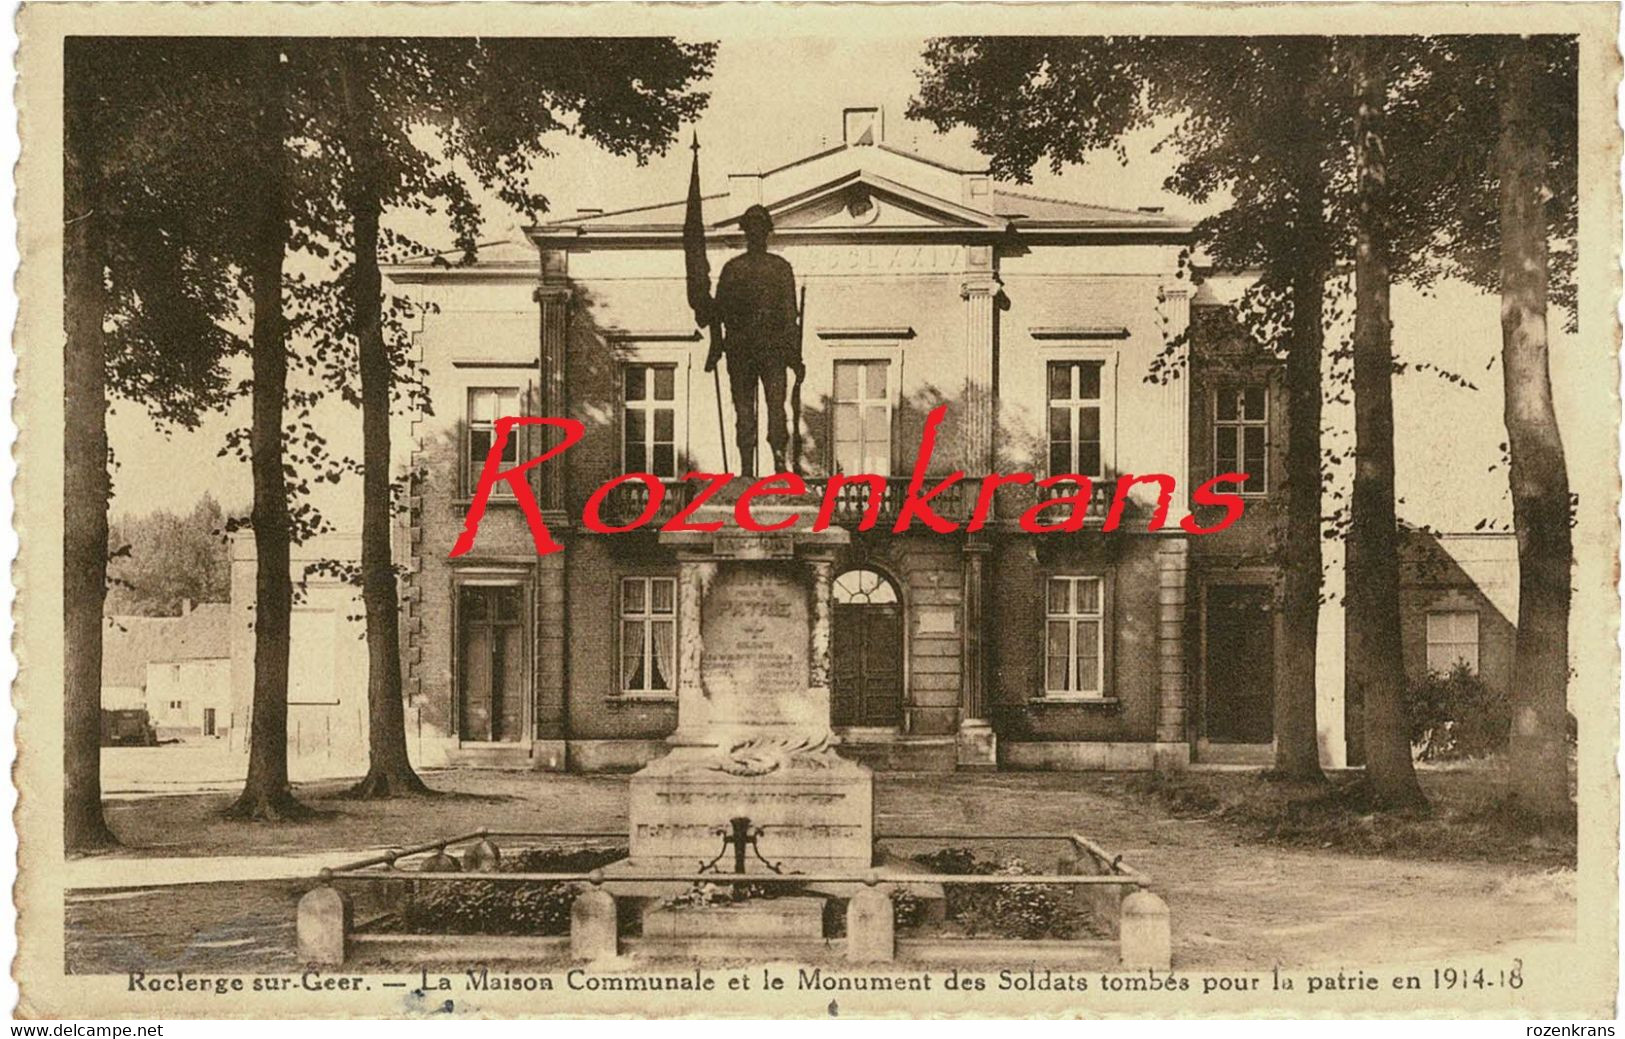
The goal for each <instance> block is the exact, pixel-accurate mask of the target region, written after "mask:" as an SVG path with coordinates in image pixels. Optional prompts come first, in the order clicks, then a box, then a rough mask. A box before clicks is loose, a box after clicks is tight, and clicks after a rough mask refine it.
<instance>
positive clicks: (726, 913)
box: [643, 897, 824, 940]
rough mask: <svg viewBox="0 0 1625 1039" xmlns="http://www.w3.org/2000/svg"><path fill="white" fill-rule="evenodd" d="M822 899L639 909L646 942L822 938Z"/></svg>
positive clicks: (657, 904) (654, 903)
mask: <svg viewBox="0 0 1625 1039" xmlns="http://www.w3.org/2000/svg"><path fill="white" fill-rule="evenodd" d="M823 934H824V899H822V898H804V897H790V898H753V899H749V900H748V901H744V902H738V903H735V904H733V905H725V906H723V905H711V906H668V905H662V904H660V903H659V902H653V903H650V904H649V905H648V906H646V907H645V908H644V910H643V937H644V938H646V939H650V938H660V939H680V940H689V939H696V938H743V939H761V938H822V937H823Z"/></svg>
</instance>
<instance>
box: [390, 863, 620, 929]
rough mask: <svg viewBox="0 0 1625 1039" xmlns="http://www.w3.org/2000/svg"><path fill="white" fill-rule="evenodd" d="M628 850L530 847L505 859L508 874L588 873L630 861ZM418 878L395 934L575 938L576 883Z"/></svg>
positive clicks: (399, 909)
mask: <svg viewBox="0 0 1625 1039" xmlns="http://www.w3.org/2000/svg"><path fill="white" fill-rule="evenodd" d="M626 855H627V849H626V848H625V847H624V846H623V847H584V846H578V847H568V848H526V849H524V850H522V851H519V852H517V853H515V854H513V855H512V856H509V857H506V858H504V859H503V860H502V861H501V863H500V864H499V865H498V866H497V869H498V871H499V872H503V873H584V872H587V871H588V870H594V869H598V868H600V867H602V866H607V865H609V864H610V863H612V862H616V861H619V860H620V859H624V858H626ZM432 876H433V875H432V874H429V875H425V876H424V877H423V879H418V878H417V877H413V878H412V879H411V880H410V881H409V886H408V888H407V891H406V893H405V894H404V895H403V896H402V897H401V899H400V901H399V902H398V903H397V905H396V907H395V918H394V920H393V921H391V924H392V927H391V928H390V929H391V930H395V931H397V932H406V933H408V934H504V935H512V934H531V935H563V934H569V933H570V905H571V903H572V902H574V901H575V897H576V887H577V885H575V884H571V883H545V882H544V883H535V884H522V883H497V882H493V881H488V880H484V881H482V880H456V881H453V880H434V879H431V878H432Z"/></svg>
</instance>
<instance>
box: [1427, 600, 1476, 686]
mask: <svg viewBox="0 0 1625 1039" xmlns="http://www.w3.org/2000/svg"><path fill="white" fill-rule="evenodd" d="M1458 662H1461V663H1465V664H1466V665H1467V666H1468V667H1469V668H1471V669H1472V670H1473V672H1474V673H1477V671H1478V611H1476V610H1432V611H1429V613H1428V670H1429V671H1437V672H1439V673H1440V674H1448V673H1449V672H1450V670H1451V669H1452V668H1454V667H1455V666H1456V664H1457V663H1458Z"/></svg>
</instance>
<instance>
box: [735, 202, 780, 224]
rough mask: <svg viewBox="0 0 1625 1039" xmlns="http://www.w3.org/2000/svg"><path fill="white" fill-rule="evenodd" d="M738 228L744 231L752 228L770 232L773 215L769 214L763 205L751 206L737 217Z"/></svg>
mask: <svg viewBox="0 0 1625 1039" xmlns="http://www.w3.org/2000/svg"><path fill="white" fill-rule="evenodd" d="M739 226H740V227H741V228H743V229H745V230H746V231H749V230H751V229H752V228H761V229H762V230H763V231H771V230H773V214H772V213H769V212H768V211H767V207H766V206H764V205H760V204H758V205H754V206H751V207H750V208H749V209H747V210H745V212H744V213H743V214H742V215H741V216H740V217H739Z"/></svg>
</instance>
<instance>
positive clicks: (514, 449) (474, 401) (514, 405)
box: [463, 386, 520, 494]
mask: <svg viewBox="0 0 1625 1039" xmlns="http://www.w3.org/2000/svg"><path fill="white" fill-rule="evenodd" d="M519 413H520V411H519V390H518V389H516V388H514V387H511V386H504V387H479V388H475V389H471V390H469V391H468V412H467V416H466V419H467V421H466V427H467V430H468V434H467V450H466V451H464V452H463V493H464V494H472V493H473V492H474V487H475V485H477V484H478V483H479V479H480V472H481V471H482V470H483V469H484V468H485V458H486V456H487V455H489V454H490V453H491V444H492V443H493V442H494V441H495V438H496V420H497V419H499V418H512V417H515V416H517V415H519ZM518 461H519V435H518V431H517V430H516V431H515V432H514V433H512V434H510V435H509V436H508V442H507V443H506V444H504V445H503V446H502V462H503V464H504V465H505V466H507V465H515V464H517V463H518ZM491 493H493V494H512V493H513V490H512V488H510V487H509V486H508V483H507V481H506V480H504V481H501V482H499V483H498V484H497V485H496V487H494V488H493V489H492V492H491Z"/></svg>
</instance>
